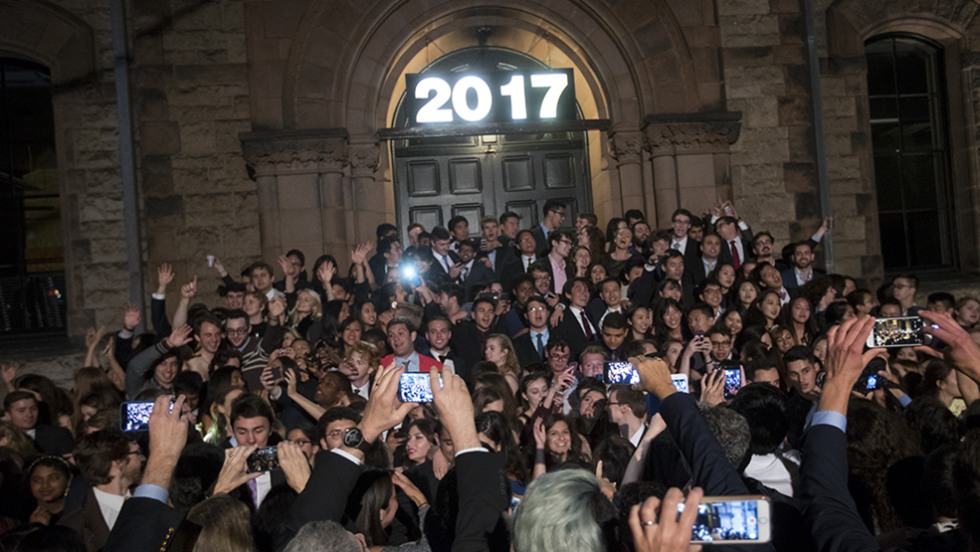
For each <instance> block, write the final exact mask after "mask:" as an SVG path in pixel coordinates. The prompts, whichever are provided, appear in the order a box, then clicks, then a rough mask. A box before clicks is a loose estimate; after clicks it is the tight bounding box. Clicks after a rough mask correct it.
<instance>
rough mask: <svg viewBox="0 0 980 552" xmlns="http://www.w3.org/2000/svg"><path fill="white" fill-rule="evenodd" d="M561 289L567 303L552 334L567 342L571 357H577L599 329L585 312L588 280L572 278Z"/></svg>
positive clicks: (593, 340)
mask: <svg viewBox="0 0 980 552" xmlns="http://www.w3.org/2000/svg"><path fill="white" fill-rule="evenodd" d="M563 291H564V296H565V300H566V302H567V303H568V304H567V306H566V308H565V313H564V316H563V317H562V319H561V322H559V323H558V325H557V326H555V328H554V330H553V332H552V334H553V336H554V337H555V338H557V339H561V340H563V341H565V342H566V343H568V346H569V348H570V349H571V358H578V357H579V355H580V354H581V353H582V349H585V347H586V346H587V345H589V344H590V343H594V342H595V341H596V340H597V339H598V335H599V329H598V328H597V327H596V326H595V324H593V323H592V321H591V320H589V317H588V315H586V313H585V307H586V306H587V305H588V304H589V294H590V291H589V282H588V280H586V279H585V278H574V279H572V280H569V281H568V282H567V283H566V284H565V289H564V290H563Z"/></svg>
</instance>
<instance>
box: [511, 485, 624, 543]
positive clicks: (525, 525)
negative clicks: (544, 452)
mask: <svg viewBox="0 0 980 552" xmlns="http://www.w3.org/2000/svg"><path fill="white" fill-rule="evenodd" d="M615 519H616V510H615V508H614V507H613V505H612V503H611V502H609V500H608V499H606V497H605V495H603V494H602V491H601V490H600V488H599V480H598V479H596V476H595V475H593V474H592V473H589V472H588V471H586V470H577V469H571V470H561V471H557V472H552V473H547V474H544V475H542V476H541V477H540V478H538V479H537V480H535V481H534V483H532V484H531V486H530V487H528V489H527V493H526V494H525V495H524V500H522V501H521V503H520V504H519V505H518V506H517V510H516V511H515V512H514V517H513V519H512V520H511V537H512V542H513V545H514V550H515V551H516V552H568V551H569V550H580V551H583V552H584V551H595V552H599V551H604V550H606V549H607V544H608V542H607V540H606V535H604V534H603V530H602V525H603V524H606V523H609V522H610V520H612V524H613V525H615Z"/></svg>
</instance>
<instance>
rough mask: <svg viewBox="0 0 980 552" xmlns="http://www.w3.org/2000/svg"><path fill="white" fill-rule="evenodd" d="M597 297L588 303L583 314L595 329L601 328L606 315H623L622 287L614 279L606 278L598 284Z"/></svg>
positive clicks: (624, 311) (624, 310)
mask: <svg viewBox="0 0 980 552" xmlns="http://www.w3.org/2000/svg"><path fill="white" fill-rule="evenodd" d="M598 288H599V289H598V292H599V296H598V297H596V298H594V299H592V300H591V301H589V304H588V305H587V306H586V307H585V314H586V315H587V316H588V317H589V320H591V321H592V324H593V325H594V326H595V327H596V328H602V320H603V319H604V318H605V317H606V315H607V314H609V313H613V312H618V313H620V314H625V313H626V309H624V308H623V287H622V286H621V285H620V284H619V281H618V280H616V279H615V278H606V279H605V280H603V281H601V282H599V286H598Z"/></svg>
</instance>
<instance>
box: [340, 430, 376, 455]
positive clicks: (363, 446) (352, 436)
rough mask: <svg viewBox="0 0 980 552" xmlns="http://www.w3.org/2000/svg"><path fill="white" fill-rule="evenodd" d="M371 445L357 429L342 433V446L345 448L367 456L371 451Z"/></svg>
mask: <svg viewBox="0 0 980 552" xmlns="http://www.w3.org/2000/svg"><path fill="white" fill-rule="evenodd" d="M371 445H372V443H369V442H368V441H367V440H366V439H365V438H364V434H363V433H361V430H360V429H359V428H356V427H352V428H350V429H348V430H347V432H346V433H344V446H345V447H347V448H354V449H357V450H359V451H361V452H363V453H364V454H367V453H368V451H369V450H371Z"/></svg>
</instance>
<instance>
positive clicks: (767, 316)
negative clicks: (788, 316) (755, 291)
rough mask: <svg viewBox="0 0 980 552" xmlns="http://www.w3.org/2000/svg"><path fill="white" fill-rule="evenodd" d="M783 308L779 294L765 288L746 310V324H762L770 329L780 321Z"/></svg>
mask: <svg viewBox="0 0 980 552" xmlns="http://www.w3.org/2000/svg"><path fill="white" fill-rule="evenodd" d="M781 309H782V306H781V305H780V302H779V294H778V293H776V292H775V291H774V290H771V289H768V290H765V291H763V292H762V293H760V294H759V296H758V297H757V298H756V300H755V301H753V302H752V305H751V306H750V307H749V308H748V309H747V310H746V311H745V325H746V326H762V327H764V328H766V329H767V330H768V329H770V328H772V327H773V326H775V325H776V323H777V322H778V321H779V312H780V310H781Z"/></svg>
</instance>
